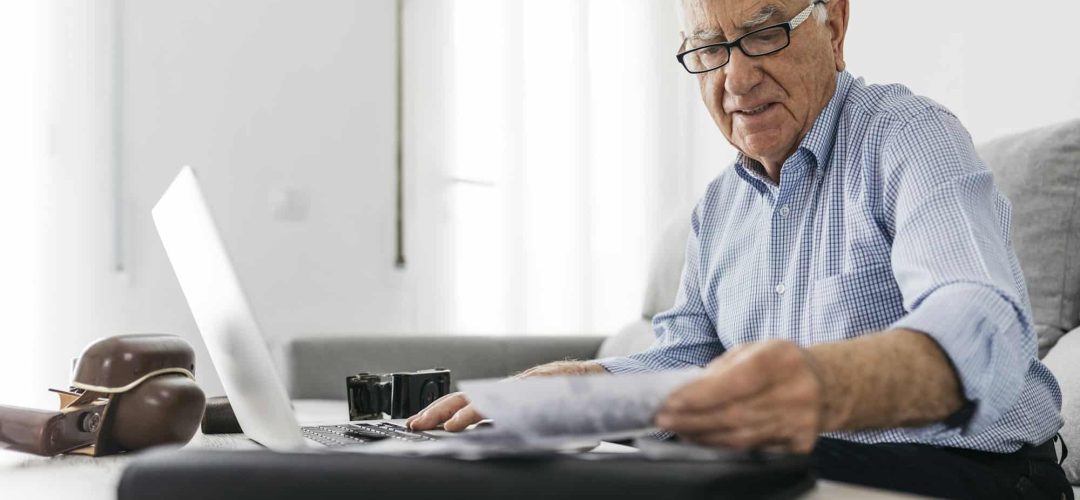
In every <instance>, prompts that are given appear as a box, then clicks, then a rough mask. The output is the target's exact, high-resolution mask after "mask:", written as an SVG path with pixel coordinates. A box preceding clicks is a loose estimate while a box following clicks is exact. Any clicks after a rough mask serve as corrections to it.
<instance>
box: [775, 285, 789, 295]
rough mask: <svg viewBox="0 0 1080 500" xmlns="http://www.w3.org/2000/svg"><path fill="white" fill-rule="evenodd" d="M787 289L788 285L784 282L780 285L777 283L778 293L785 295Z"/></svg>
mask: <svg viewBox="0 0 1080 500" xmlns="http://www.w3.org/2000/svg"><path fill="white" fill-rule="evenodd" d="M786 290H787V287H785V286H784V284H783V283H780V284H779V285H776V294H777V295H783V294H784V292H785V291H786Z"/></svg>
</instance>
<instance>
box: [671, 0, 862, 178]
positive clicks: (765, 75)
mask: <svg viewBox="0 0 1080 500" xmlns="http://www.w3.org/2000/svg"><path fill="white" fill-rule="evenodd" d="M835 3H840V0H832V1H831V2H830V3H829V5H830V6H832V5H833V4H835ZM808 5H809V2H808V1H807V0H686V1H685V2H684V8H685V10H686V21H687V25H688V26H687V31H686V32H685V33H684V35H685V36H686V37H687V41H686V43H685V44H684V50H685V49H689V48H693V47H700V46H702V45H707V44H709V43H716V42H721V41H724V42H726V41H731V40H734V39H736V38H738V37H740V36H742V35H743V34H745V33H747V32H749V31H753V30H755V29H758V28H762V27H765V26H771V25H774V24H779V23H783V22H787V21H789V20H790V19H791V18H792V17H794V16H795V15H797V14H798V13H799V12H801V11H802V10H803V9H805V8H806V7H807V6H808ZM840 7H846V6H845V5H841V6H840ZM834 15H836V16H837V17H838V18H840V19H835V20H834V19H830V21H829V22H828V23H827V24H822V23H820V22H819V21H818V20H817V18H816V17H815V16H811V17H810V18H809V19H807V20H806V21H804V22H803V23H802V24H801V25H799V27H798V28H796V29H795V30H793V31H792V32H791V44H790V45H788V47H787V48H785V49H783V50H782V51H780V52H777V53H774V54H770V55H766V56H761V57H753V58H751V57H747V56H746V55H745V54H743V53H742V51H740V50H739V49H737V48H733V49H732V50H731V60H730V61H729V62H728V63H727V65H726V66H724V67H722V68H720V69H717V70H714V71H710V72H708V73H702V74H700V75H698V81H699V84H700V86H701V96H702V98H703V99H704V101H705V106H706V107H707V108H708V109H709V113H710V114H711V115H712V117H713V120H714V121H715V122H716V124H717V125H718V126H719V127H720V130H721V131H722V132H723V133H724V136H725V137H727V139H728V141H729V142H731V144H732V145H734V146H735V147H736V148H738V149H739V150H740V151H742V152H743V153H744V154H746V155H747V156H749V157H751V158H753V159H755V160H758V161H759V162H761V163H763V164H765V165H766V168H769V166H770V165H777V166H778V165H780V164H782V163H783V161H784V160H785V159H786V158H787V157H788V156H790V155H791V153H792V152H794V151H795V148H796V147H797V146H798V144H799V141H801V140H802V138H803V137H804V136H805V135H806V133H807V132H809V131H810V127H811V126H812V125H813V124H814V119H815V118H817V115H818V114H819V113H820V112H821V110H822V109H824V107H825V105H827V104H828V102H829V99H830V98H831V97H832V94H833V91H834V90H835V86H836V72H837V71H838V70H841V69H843V30H844V28H846V19H845V18H846V9H843V12H841V9H830V18H831V17H832V16H834ZM837 32H838V33H837ZM837 35H838V36H837ZM777 168H778V167H777ZM777 171H778V170H777Z"/></svg>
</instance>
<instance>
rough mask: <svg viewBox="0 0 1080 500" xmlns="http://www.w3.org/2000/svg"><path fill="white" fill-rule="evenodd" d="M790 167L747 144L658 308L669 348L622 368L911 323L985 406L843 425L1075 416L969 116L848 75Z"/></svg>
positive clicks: (936, 430) (978, 437) (715, 185)
mask: <svg viewBox="0 0 1080 500" xmlns="http://www.w3.org/2000/svg"><path fill="white" fill-rule="evenodd" d="M780 172H781V173H780V183H779V185H776V184H775V183H773V182H772V181H770V180H769V179H768V177H766V176H765V175H763V172H762V170H761V166H760V165H759V164H757V163H756V162H753V161H752V160H749V159H748V158H746V157H744V156H742V155H740V156H739V157H738V158H736V160H735V164H734V167H733V168H730V169H727V170H726V171H724V172H722V173H721V174H720V175H719V176H717V178H716V179H715V180H713V181H712V182H711V183H710V184H709V187H708V190H707V192H706V193H705V196H704V197H703V198H702V200H701V201H700V203H699V204H698V205H697V207H696V208H695V210H694V212H693V214H692V216H691V219H690V224H691V231H690V238H689V241H688V242H687V246H686V262H685V265H684V268H683V273H682V278H681V283H680V285H679V286H680V289H679V293H678V296H677V298H676V300H675V305H674V307H672V308H671V309H670V310H668V311H666V312H664V313H662V314H659V315H657V316H656V317H655V318H654V319H653V326H654V329H655V331H656V341H655V343H654V344H653V345H652V346H651V347H650V348H649V349H648V350H646V351H644V352H642V353H640V354H635V355H632V356H629V357H619V358H607V359H603V360H601V363H602V364H603V365H604V366H605V367H606V368H607V369H608V370H609V371H611V372H614V373H625V372H642V371H654V370H667V369H673V368H679V367H686V366H692V365H696V366H704V365H705V364H707V363H708V362H709V361H710V360H712V359H713V358H715V357H717V356H719V355H721V354H722V353H723V352H724V350H725V349H726V348H729V347H732V346H736V345H739V344H745V343H748V342H756V341H762V340H767V339H786V340H790V341H792V342H795V343H796V344H798V345H800V346H809V345H813V344H818V343H823V342H835V341H841V340H845V339H851V338H854V337H858V336H861V335H867V334H869V333H872V332H878V331H882V330H887V329H891V328H908V329H912V330H917V331H921V332H924V333H926V334H928V335H929V336H931V337H932V338H933V339H934V340H936V341H937V343H938V344H939V345H940V346H941V348H942V349H943V350H944V352H945V353H946V354H947V355H948V357H949V358H950V360H951V361H952V363H953V366H954V367H955V368H956V373H957V375H958V376H959V378H960V382H961V383H962V385H963V390H964V395H965V396H966V398H967V399H968V401H969V402H971V403H972V404H973V407H972V408H973V413H972V414H971V417H970V418H969V419H967V421H966V423H964V424H963V425H959V426H949V425H946V424H945V423H937V424H933V425H928V426H925V427H917V428H914V427H913V428H893V429H880V430H870V431H858V432H837V433H830V434H828V435H829V436H830V437H835V438H840V439H847V440H851V441H858V442H863V443H882V442H891V443H926V444H933V445H937V446H949V447H958V448H968V449H977V450H985V451H993V452H1012V451H1015V450H1016V449H1018V448H1019V447H1021V446H1022V445H1024V444H1025V443H1032V444H1038V443H1043V442H1045V441H1046V440H1048V439H1049V438H1050V437H1052V436H1053V435H1054V433H1055V432H1057V430H1058V429H1060V428H1061V425H1062V420H1061V416H1060V408H1061V390H1060V389H1059V387H1058V384H1057V381H1056V380H1055V379H1054V376H1053V375H1052V374H1051V373H1050V371H1049V370H1047V368H1046V367H1045V366H1044V365H1043V364H1042V363H1041V362H1040V361H1039V359H1038V356H1037V355H1036V352H1037V349H1036V340H1035V334H1034V330H1033V326H1032V315H1031V306H1030V304H1029V301H1028V294H1027V288H1026V286H1025V284H1024V277H1023V274H1022V273H1021V271H1020V266H1019V263H1018V261H1017V259H1016V255H1015V254H1014V252H1013V250H1012V245H1011V243H1010V239H1009V238H1010V236H1009V221H1010V217H1011V216H1010V205H1009V202H1008V200H1006V199H1005V197H1004V196H1003V195H1002V194H1001V193H1000V192H999V191H998V190H997V189H996V187H995V186H994V181H993V178H992V176H991V173H990V171H989V170H987V168H986V166H985V165H984V164H983V162H982V161H981V160H979V157H978V156H977V155H976V154H975V149H974V147H973V146H972V142H971V138H970V136H969V135H968V133H967V131H966V130H965V129H964V127H963V126H962V125H961V124H960V122H959V121H958V120H957V119H956V117H955V116H953V115H952V114H951V113H950V112H949V111H948V110H946V109H945V108H943V107H942V106H941V105H939V104H937V103H935V102H933V101H931V100H929V99H927V98H924V97H919V96H915V95H913V94H912V93H911V92H910V91H909V90H908V89H907V88H905V87H903V86H900V85H884V86H880V85H866V84H864V83H863V82H862V81H861V80H855V79H854V78H852V76H851V75H850V74H848V73H847V72H841V73H839V74H838V76H837V86H836V92H835V94H834V95H833V97H832V99H831V101H830V102H829V104H828V106H827V107H826V108H825V109H824V110H823V111H822V113H821V115H819V116H818V117H817V119H816V121H815V122H814V125H813V127H812V128H811V129H810V132H809V133H808V134H807V135H806V137H805V138H804V139H803V140H802V142H801V143H800V145H799V148H798V149H797V150H796V151H795V152H794V153H793V154H792V155H791V157H789V158H788V159H787V161H785V162H784V165H783V167H782V168H781V171H780ZM916 376H917V375H916Z"/></svg>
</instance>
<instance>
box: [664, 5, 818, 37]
mask: <svg viewBox="0 0 1080 500" xmlns="http://www.w3.org/2000/svg"><path fill="white" fill-rule="evenodd" d="M804 3H805V4H806V5H810V2H809V0H683V2H682V4H683V19H684V24H685V26H684V28H683V34H684V36H685V37H686V38H687V39H688V40H702V41H710V40H713V39H731V38H733V37H735V36H738V35H739V34H742V33H745V32H747V31H751V30H753V29H754V28H757V27H761V26H767V25H770V24H777V23H782V22H784V21H786V20H787V18H788V17H790V16H791V13H792V12H794V11H795V10H797V9H798V7H799V6H802V7H806V5H803V4H804Z"/></svg>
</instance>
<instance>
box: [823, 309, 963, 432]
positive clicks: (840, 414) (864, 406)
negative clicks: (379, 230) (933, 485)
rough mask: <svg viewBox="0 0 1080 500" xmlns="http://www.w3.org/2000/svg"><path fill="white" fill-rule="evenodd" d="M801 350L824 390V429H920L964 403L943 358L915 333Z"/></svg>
mask: <svg viewBox="0 0 1080 500" xmlns="http://www.w3.org/2000/svg"><path fill="white" fill-rule="evenodd" d="M807 352H808V354H809V357H810V358H811V361H812V363H813V364H814V365H815V368H816V370H817V371H818V374H819V375H820V377H821V379H822V384H823V386H824V387H823V390H824V394H823V396H824V399H825V401H824V402H825V404H824V410H823V412H824V414H823V415H822V417H823V422H822V424H823V427H824V428H823V430H824V431H838V430H855V429H868V428H885V427H910V426H918V425H925V424H929V423H933V422H938V421H941V420H944V419H945V418H947V417H948V416H949V415H952V414H953V413H955V412H956V411H957V410H959V409H960V407H961V406H962V405H963V402H964V398H963V395H962V391H961V387H960V380H959V379H958V377H957V375H956V372H955V370H954V369H953V367H952V364H951V363H950V362H949V359H948V357H946V355H945V353H944V352H943V351H942V350H941V347H939V346H938V344H937V342H935V341H934V340H933V339H931V338H930V337H929V336H927V335H926V334H923V333H920V332H916V331H913V330H889V331H886V332H882V333H879V334H875V335H869V336H865V337H859V338H856V339H852V340H848V341H844V342H836V343H830V344H820V345H816V346H812V347H810V348H808V349H807Z"/></svg>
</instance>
